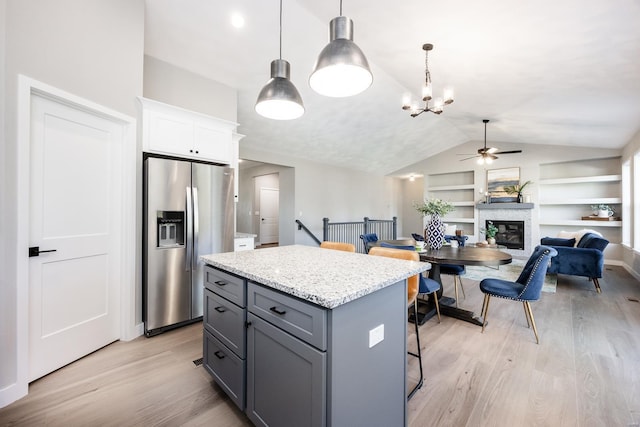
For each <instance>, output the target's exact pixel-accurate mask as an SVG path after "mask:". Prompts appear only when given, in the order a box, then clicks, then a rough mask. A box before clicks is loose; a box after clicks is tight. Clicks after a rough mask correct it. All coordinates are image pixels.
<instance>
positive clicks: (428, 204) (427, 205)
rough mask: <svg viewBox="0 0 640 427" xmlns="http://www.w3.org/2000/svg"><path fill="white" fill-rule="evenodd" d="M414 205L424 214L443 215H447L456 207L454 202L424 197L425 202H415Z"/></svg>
mask: <svg viewBox="0 0 640 427" xmlns="http://www.w3.org/2000/svg"><path fill="white" fill-rule="evenodd" d="M413 207H414V208H415V209H416V210H417V211H418V212H420V213H421V214H422V215H423V216H427V215H431V216H433V215H438V216H441V217H442V216H445V215H446V214H448V213H449V212H453V210H454V209H455V207H454V206H453V204H451V203H449V202H447V201H445V200H442V199H437V198H431V199H424V202H423V203H422V204H421V205H419V204H416V203H414V204H413Z"/></svg>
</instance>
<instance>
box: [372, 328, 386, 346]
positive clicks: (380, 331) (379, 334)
mask: <svg viewBox="0 0 640 427" xmlns="http://www.w3.org/2000/svg"><path fill="white" fill-rule="evenodd" d="M382 340H384V323H383V324H382V325H380V326H376V327H375V328H373V329H371V330H370V331H369V348H371V347H373V346H374V345H376V344H378V343H380V342H382Z"/></svg>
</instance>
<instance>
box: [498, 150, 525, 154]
mask: <svg viewBox="0 0 640 427" xmlns="http://www.w3.org/2000/svg"><path fill="white" fill-rule="evenodd" d="M516 153H522V150H511V151H495V152H494V153H493V154H516Z"/></svg>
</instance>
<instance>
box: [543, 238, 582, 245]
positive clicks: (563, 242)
mask: <svg viewBox="0 0 640 427" xmlns="http://www.w3.org/2000/svg"><path fill="white" fill-rule="evenodd" d="M540 243H541V244H543V245H547V246H575V245H576V239H573V238H572V239H563V238H560V237H544V238H543V239H542V240H541V241H540Z"/></svg>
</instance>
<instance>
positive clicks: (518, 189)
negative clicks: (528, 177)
mask: <svg viewBox="0 0 640 427" xmlns="http://www.w3.org/2000/svg"><path fill="white" fill-rule="evenodd" d="M529 184H531V181H526V182H525V183H523V184H516V185H507V186H505V187H504V192H505V193H507V194H515V195H516V198H517V199H518V203H522V191H523V190H524V188H525V187H526V186H527V185H529Z"/></svg>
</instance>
